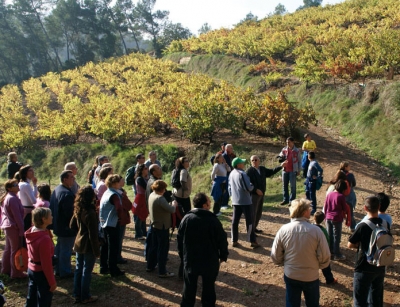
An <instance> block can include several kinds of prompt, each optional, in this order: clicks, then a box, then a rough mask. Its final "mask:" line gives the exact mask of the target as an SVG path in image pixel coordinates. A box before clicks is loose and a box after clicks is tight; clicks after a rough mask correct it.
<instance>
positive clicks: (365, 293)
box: [347, 196, 390, 307]
mask: <svg viewBox="0 0 400 307" xmlns="http://www.w3.org/2000/svg"><path fill="white" fill-rule="evenodd" d="M379 203H380V202H379V199H378V198H377V197H376V196H369V197H367V198H366V199H365V203H364V210H365V211H366V212H367V215H368V220H369V221H371V222H372V223H373V224H375V225H377V224H379V225H382V223H383V221H382V219H381V218H380V217H379V215H378V214H379V212H378V210H379ZM386 224H387V223H386ZM387 226H388V228H389V229H388V230H389V231H390V226H389V225H387ZM372 232H373V231H372V228H370V226H369V225H368V224H367V223H365V222H362V223H360V224H359V225H357V227H356V230H355V232H354V233H353V234H352V235H351V237H350V238H349V242H348V243H347V247H349V248H355V249H357V251H358V257H357V262H356V264H355V269H354V280H353V299H354V302H353V304H354V306H355V307H364V306H373V307H382V306H383V290H384V289H383V287H384V279H385V272H386V267H385V266H380V267H378V266H375V265H372V264H369V263H368V261H367V256H366V253H367V252H368V249H369V243H370V238H371V235H372Z"/></svg>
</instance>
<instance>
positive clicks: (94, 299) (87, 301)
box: [81, 295, 99, 304]
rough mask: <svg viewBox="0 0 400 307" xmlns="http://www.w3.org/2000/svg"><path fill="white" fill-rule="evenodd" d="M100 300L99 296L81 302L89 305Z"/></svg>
mask: <svg viewBox="0 0 400 307" xmlns="http://www.w3.org/2000/svg"><path fill="white" fill-rule="evenodd" d="M98 299H99V298H98V297H97V296H94V295H92V296H91V297H89V298H87V299H86V300H83V301H81V303H82V304H89V303H93V302H95V301H97V300H98Z"/></svg>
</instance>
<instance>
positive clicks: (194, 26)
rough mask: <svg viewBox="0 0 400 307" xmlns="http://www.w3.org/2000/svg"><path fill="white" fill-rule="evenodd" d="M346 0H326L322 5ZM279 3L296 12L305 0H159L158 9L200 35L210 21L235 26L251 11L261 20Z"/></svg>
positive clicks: (213, 23) (215, 23) (219, 24)
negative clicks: (167, 12) (202, 28)
mask: <svg viewBox="0 0 400 307" xmlns="http://www.w3.org/2000/svg"><path fill="white" fill-rule="evenodd" d="M343 1H344V0H323V2H322V5H323V6H324V5H327V4H336V3H340V2H343ZM279 3H282V4H283V5H284V6H285V7H286V9H287V10H288V11H289V12H290V13H292V12H294V11H295V10H296V9H297V8H298V7H299V6H301V5H303V0H201V1H198V0H157V1H156V5H155V9H156V10H167V11H169V19H170V20H171V21H172V22H173V23H178V22H179V23H181V24H182V25H183V26H184V27H187V28H189V29H190V31H191V32H192V33H193V34H196V35H197V34H198V30H199V29H200V28H201V26H202V25H203V24H204V23H206V22H207V23H208V24H209V25H210V26H211V28H212V29H219V28H222V27H224V28H231V27H232V25H234V24H236V23H238V22H239V21H240V20H242V19H244V18H245V17H246V15H247V14H248V13H249V12H251V13H252V14H253V15H255V16H258V18H259V19H262V18H264V17H265V16H266V15H268V14H269V13H271V12H273V11H274V9H275V7H276V6H277V5H278V4H279Z"/></svg>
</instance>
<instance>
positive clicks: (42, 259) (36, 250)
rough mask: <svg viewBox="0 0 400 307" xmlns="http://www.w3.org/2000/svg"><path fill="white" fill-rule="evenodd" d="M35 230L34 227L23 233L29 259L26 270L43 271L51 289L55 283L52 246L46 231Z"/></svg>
mask: <svg viewBox="0 0 400 307" xmlns="http://www.w3.org/2000/svg"><path fill="white" fill-rule="evenodd" d="M35 229H36V227H34V226H33V227H31V228H29V229H28V230H27V231H26V232H25V238H26V244H27V249H28V257H29V262H28V268H29V269H30V270H32V271H34V272H40V271H43V273H44V275H45V276H46V279H47V282H48V283H49V286H50V287H51V286H52V285H54V284H55V283H56V279H55V277H54V273H53V261H52V258H53V255H54V244H53V241H52V240H51V237H50V233H49V231H48V230H45V231H42V230H39V231H34V230H35Z"/></svg>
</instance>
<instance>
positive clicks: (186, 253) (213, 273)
mask: <svg viewBox="0 0 400 307" xmlns="http://www.w3.org/2000/svg"><path fill="white" fill-rule="evenodd" d="M193 206H194V207H195V208H194V209H193V210H191V211H189V212H188V213H187V214H186V215H185V217H184V218H183V220H182V222H181V224H180V226H179V230H178V235H177V240H178V251H179V256H180V258H181V259H182V260H183V264H184V268H183V278H184V286H183V294H182V302H181V306H185V307H186V306H194V304H195V302H196V291H197V279H198V277H199V276H202V280H203V291H202V294H201V302H202V304H203V306H215V302H216V300H217V298H216V294H215V280H216V279H217V276H218V272H219V265H220V263H221V262H226V261H227V259H228V254H229V253H228V241H227V236H226V232H225V231H224V229H223V227H222V224H221V222H220V221H219V220H218V218H217V216H216V215H215V214H214V213H212V212H211V211H210V208H211V201H210V198H209V197H208V196H207V195H205V194H204V193H198V194H196V196H195V197H194V198H193Z"/></svg>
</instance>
